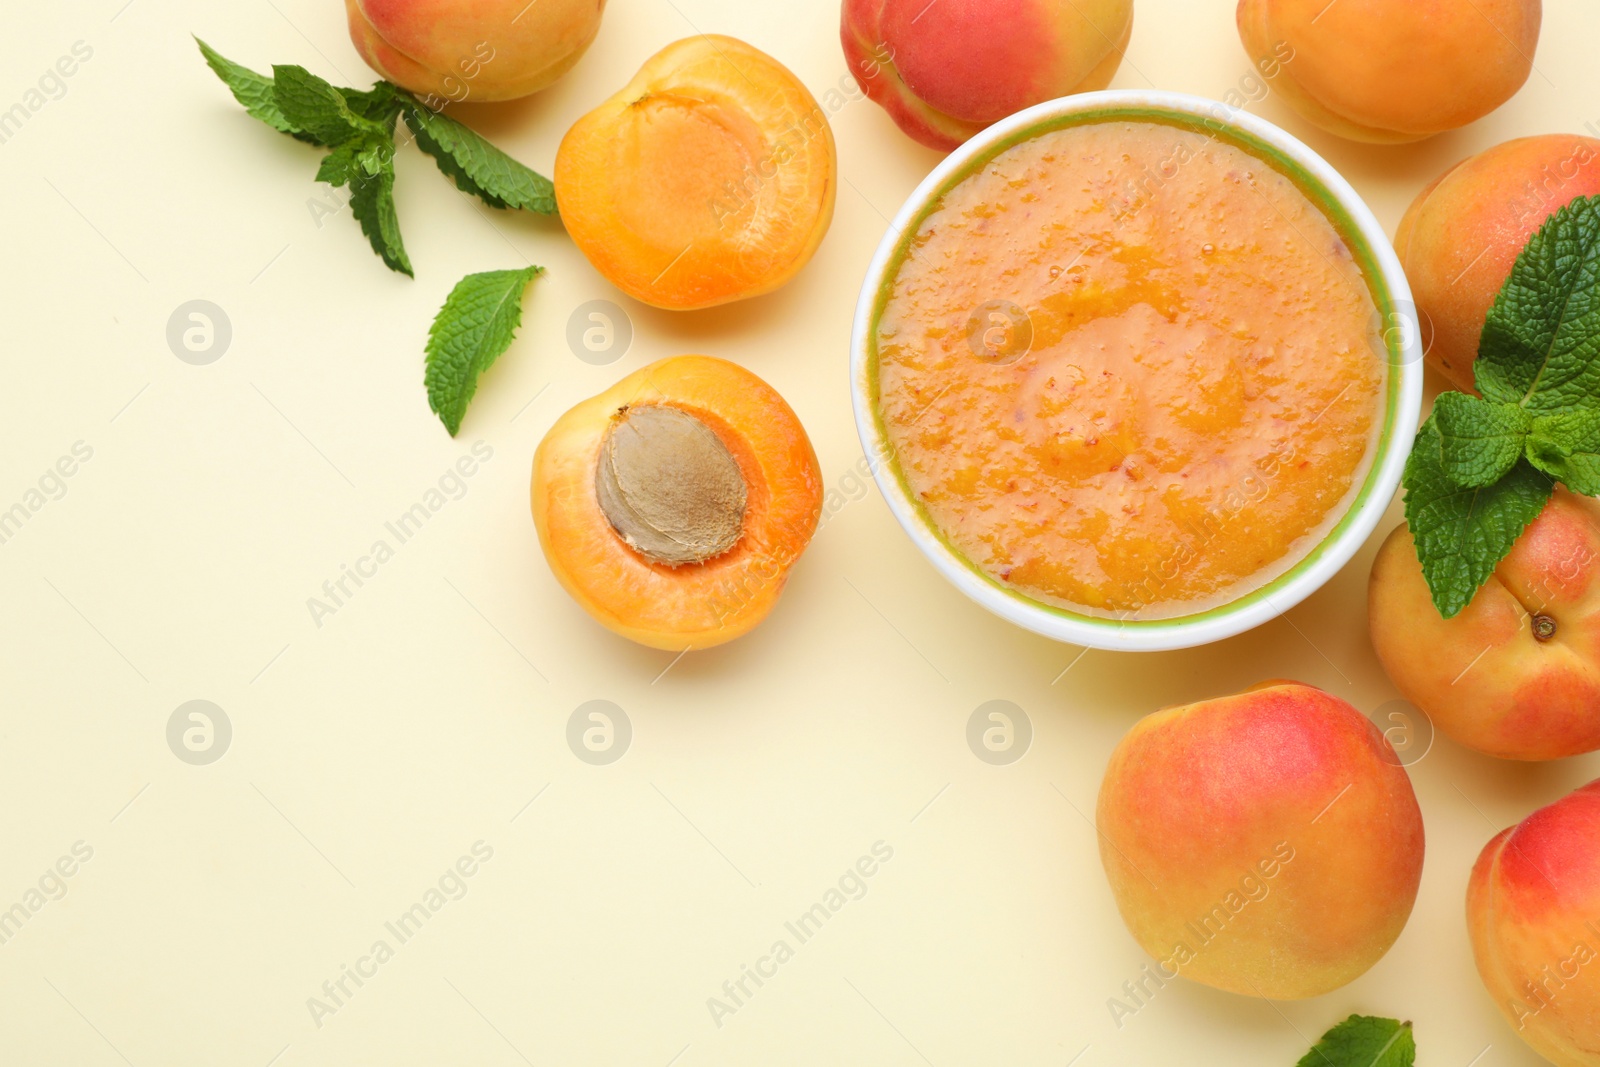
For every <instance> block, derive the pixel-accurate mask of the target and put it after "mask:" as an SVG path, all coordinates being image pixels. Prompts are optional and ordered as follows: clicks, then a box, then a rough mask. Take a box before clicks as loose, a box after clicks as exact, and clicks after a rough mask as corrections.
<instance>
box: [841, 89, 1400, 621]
mask: <svg viewBox="0 0 1600 1067" xmlns="http://www.w3.org/2000/svg"><path fill="white" fill-rule="evenodd" d="M1108 119H1109V120H1113V121H1114V120H1117V119H1126V120H1138V119H1154V120H1157V121H1165V122H1169V123H1170V122H1178V123H1188V124H1194V125H1195V126H1196V128H1197V129H1199V130H1200V131H1201V132H1215V133H1218V134H1219V135H1221V136H1223V137H1226V138H1227V139H1228V140H1229V141H1230V142H1232V143H1234V144H1237V145H1238V146H1239V147H1241V148H1243V149H1244V150H1246V151H1249V152H1252V153H1253V154H1255V155H1257V156H1258V157H1259V158H1261V159H1262V160H1263V161H1264V162H1266V163H1267V164H1268V165H1269V166H1273V167H1275V168H1277V169H1278V170H1280V171H1282V172H1283V173H1285V174H1286V175H1288V176H1289V177H1290V178H1291V179H1292V180H1294V181H1296V182H1297V184H1299V185H1300V187H1301V188H1302V189H1303V190H1304V191H1305V192H1306V193H1307V194H1308V195H1309V196H1311V197H1312V198H1313V200H1318V199H1320V200H1322V201H1323V203H1322V206H1323V208H1324V210H1325V211H1326V212H1327V214H1328V215H1329V217H1330V219H1331V221H1333V223H1334V225H1335V227H1336V228H1337V229H1339V230H1340V231H1341V233H1342V236H1343V237H1344V238H1345V240H1346V242H1347V243H1348V244H1349V245H1350V249H1351V252H1352V253H1353V254H1354V255H1355V257H1356V260H1357V262H1358V263H1361V264H1363V266H1364V269H1365V272H1366V274H1367V278H1368V282H1369V284H1370V286H1371V288H1372V292H1373V299H1374V301H1375V302H1376V304H1377V306H1378V310H1379V312H1380V314H1381V315H1382V316H1383V325H1385V326H1386V327H1388V328H1387V329H1385V330H1384V331H1383V333H1384V338H1385V340H1386V341H1387V343H1388V348H1389V366H1388V378H1389V380H1388V382H1387V383H1386V388H1385V393H1384V398H1385V399H1384V409H1383V416H1382V426H1381V429H1380V433H1379V438H1378V441H1377V444H1376V445H1375V446H1374V447H1375V448H1376V449H1377V452H1376V455H1375V456H1374V457H1373V460H1372V463H1371V464H1370V467H1369V470H1368V472H1367V475H1366V479H1365V481H1364V483H1363V484H1362V486H1361V488H1360V489H1359V490H1358V491H1357V492H1356V493H1354V494H1352V495H1351V498H1350V501H1349V503H1348V504H1347V505H1346V507H1345V510H1344V513H1343V514H1342V515H1341V516H1340V517H1339V518H1338V520H1337V522H1336V524H1335V525H1333V526H1332V527H1331V529H1330V530H1329V532H1328V534H1327V535H1326V536H1325V537H1324V538H1323V540H1322V541H1321V542H1320V543H1319V544H1318V545H1316V546H1315V547H1314V548H1312V549H1311V550H1310V551H1309V552H1308V553H1306V554H1305V555H1304V557H1303V558H1302V559H1300V561H1299V562H1298V563H1296V564H1295V565H1294V566H1293V567H1291V568H1289V570H1287V571H1286V572H1285V573H1284V574H1282V575H1280V576H1279V577H1277V578H1276V579H1274V580H1273V581H1271V582H1269V583H1267V584H1266V585H1265V586H1262V587H1261V588H1258V589H1255V590H1253V591H1251V592H1248V593H1245V594H1244V595H1242V596H1240V597H1239V598H1238V599H1237V600H1234V601H1233V602H1231V603H1228V604H1224V605H1221V606H1217V607H1212V608H1210V609H1208V610H1205V611H1202V612H1199V613H1196V614H1193V615H1184V616H1179V617H1176V618H1167V619H1159V620H1135V619H1110V618H1101V617H1098V616H1094V615H1089V614H1082V613H1077V612H1073V611H1070V610H1067V609H1063V608H1060V607H1057V606H1054V605H1051V604H1046V603H1042V602H1040V601H1037V600H1034V599H1032V598H1030V597H1028V596H1026V595H1024V594H1023V593H1020V592H1018V591H1017V590H1015V589H1012V588H1011V587H1009V586H1007V585H1004V584H1002V583H1001V582H999V581H998V580H996V579H995V578H993V577H991V576H990V575H988V574H986V573H985V572H983V571H982V570H981V569H979V568H978V567H977V566H976V565H975V564H973V563H972V562H970V561H969V560H967V559H966V558H965V557H963V556H961V555H960V554H959V553H958V552H956V551H955V550H954V549H953V548H952V547H951V546H950V545H948V544H947V543H946V542H945V540H944V539H943V537H942V536H941V535H940V533H939V532H938V530H937V529H936V528H935V527H934V526H933V523H932V520H931V519H930V518H929V517H928V516H927V515H926V514H925V513H924V512H923V510H922V509H921V508H920V507H919V505H918V504H917V503H916V502H915V501H914V500H913V499H912V496H911V494H910V491H909V490H908V488H907V487H906V484H905V482H904V480H903V478H902V476H901V474H900V471H899V469H898V466H897V462H896V460H895V458H894V453H893V449H892V448H891V447H890V445H889V442H888V439H887V436H886V434H885V432H884V429H883V426H882V424H881V422H880V420H879V418H878V414H877V412H876V410H875V407H874V400H873V392H874V391H873V388H872V386H873V380H872V379H873V376H874V375H875V373H876V345H875V341H876V333H877V318H878V315H879V313H880V311H881V308H882V305H883V302H884V300H885V298H886V293H887V283H888V282H889V281H890V280H892V273H893V272H894V271H895V270H897V269H898V264H899V261H900V258H901V256H902V248H903V246H904V245H905V244H906V243H907V242H909V240H910V239H911V238H912V237H913V236H914V235H915V232H916V227H917V225H918V223H919V220H920V218H921V216H922V215H923V213H924V212H925V211H926V210H927V209H928V207H929V205H930V204H932V203H933V202H934V201H935V200H936V199H937V198H939V197H940V196H942V195H943V194H944V193H945V192H946V191H948V190H949V189H950V188H951V187H953V186H954V185H956V184H958V183H959V182H960V181H962V180H964V179H965V177H966V176H967V175H968V174H970V173H972V172H973V171H974V170H975V169H976V168H978V167H980V166H982V165H983V164H984V163H985V162H987V161H988V160H989V159H990V158H992V157H993V156H995V155H997V154H999V153H1000V152H1002V151H1004V150H1005V149H1006V148H1007V147H1009V146H1010V145H1012V144H1015V143H1016V142H1017V141H1018V140H1022V139H1026V138H1027V137H1030V136H1036V135H1038V134H1040V133H1044V132H1047V131H1048V130H1052V129H1059V128H1061V127H1063V126H1069V125H1073V124H1075V123H1078V122H1090V121H1104V120H1108ZM1416 321H1417V317H1416V311H1415V306H1414V305H1413V304H1412V299H1411V287H1410V286H1409V285H1408V284H1407V282H1406V277H1405V272H1404V271H1403V270H1401V268H1400V261H1399V259H1398V258H1397V257H1396V256H1395V254H1394V249H1393V247H1392V246H1391V245H1390V243H1389V238H1388V236H1387V235H1386V234H1385V233H1384V231H1383V228H1382V227H1381V226H1379V225H1378V220H1377V219H1375V218H1374V217H1373V215H1372V212H1371V210H1369V209H1368V207H1367V205H1366V204H1365V203H1364V202H1363V201H1362V199H1361V197H1360V196H1359V195H1357V193H1356V191H1355V190H1354V189H1352V188H1351V187H1350V184H1349V183H1348V182H1346V181H1345V180H1344V178H1342V177H1340V175H1339V174H1338V172H1337V171H1335V170H1334V169H1333V168H1332V167H1331V166H1329V165H1328V163H1327V162H1326V161H1325V160H1323V159H1322V157H1321V156H1319V155H1317V154H1316V153H1315V152H1313V151H1312V150H1311V149H1310V148H1308V147H1306V146H1305V145H1304V144H1302V143H1301V142H1300V141H1298V140H1296V139H1295V138H1293V137H1291V136H1289V134H1287V133H1285V132H1284V131H1282V130H1280V129H1278V127H1276V126H1274V125H1272V124H1271V123H1269V122H1265V121H1263V120H1262V119H1259V118H1256V117H1255V116H1254V115H1250V114H1247V113H1245V112H1244V111H1242V110H1239V109H1237V108H1232V107H1229V106H1228V105H1226V104H1223V103H1220V102H1219V101H1216V100H1207V99H1205V98H1203V97H1197V96H1189V95H1186V94H1183V93H1169V92H1158V91H1148V92H1146V91H1132V90H1112V91H1107V92H1098V93H1082V94H1079V95H1077V96H1069V97H1063V98H1061V99H1059V100H1052V101H1049V102H1047V103H1043V104H1040V105H1038V106H1037V107H1032V108H1029V109H1028V110H1026V111H1022V112H1019V113H1017V114H1015V115H1013V116H1011V117H1010V118H1008V119H1006V120H1004V121H1002V122H1000V123H997V124H996V125H994V126H991V127H990V128H989V129H987V130H985V131H984V132H982V133H980V134H978V135H977V136H976V137H974V138H973V139H972V140H970V141H968V142H967V143H966V144H965V145H963V146H961V147H960V148H958V149H956V151H955V152H953V153H952V154H951V155H950V156H949V157H948V158H947V159H945V160H944V162H942V163H940V164H939V166H938V167H936V168H934V171H933V173H932V174H930V175H928V177H927V179H926V180H925V181H924V182H923V183H922V184H921V185H919V186H918V187H917V190H916V192H914V193H912V194H911V198H910V199H909V200H907V201H906V204H905V206H904V207H902V208H901V209H900V213H899V214H898V215H897V216H895V219H894V222H893V224H892V225H891V226H890V229H889V232H888V233H887V234H886V235H885V236H884V238H883V242H882V244H880V245H879V246H878V253H877V255H876V256H875V257H874V258H873V261H872V266H871V267H870V268H869V269H868V271H867V277H866V281H865V282H864V283H863V285H862V287H861V299H860V302H859V303H858V304H857V306H856V318H855V330H854V334H853V336H852V339H851V354H850V378H851V394H852V398H853V401H854V404H855V416H856V429H857V432H858V433H859V434H860V435H861V444H862V447H863V448H864V449H865V450H866V454H867V455H868V457H870V458H871V459H872V461H873V471H874V476H875V477H876V479H877V483H878V488H879V489H880V490H881V491H882V493H883V496H884V499H885V500H887V501H888V502H889V508H890V510H891V511H893V512H894V515H895V518H896V519H897V520H898V521H899V523H900V525H901V527H902V528H903V529H904V530H905V532H906V534H907V535H908V536H909V537H910V538H911V540H912V542H913V543H914V544H915V545H916V546H917V548H919V549H920V550H921V551H922V554H923V555H925V556H927V557H928V559H929V560H930V561H931V562H932V563H933V565H934V567H935V568H936V569H937V570H938V571H939V573H940V574H942V575H944V577H945V578H946V579H947V580H949V581H950V582H951V583H952V584H953V585H955V586H956V588H958V589H960V590H961V591H962V592H963V593H965V594H966V595H967V596H969V597H971V598H972V599H973V600H975V601H977V602H978V603H979V604H981V605H983V606H984V607H985V608H988V609H989V610H990V611H992V612H994V613H995V614H996V615H999V616H1000V617H1001V618H1004V619H1009V620H1010V621H1011V622H1014V623H1016V624H1017V625H1018V626H1022V627H1025V628H1027V629H1029V630H1032V631H1034V632H1035V633H1040V634H1044V635H1045V636H1046V637H1053V638H1055V639H1056V640H1058V641H1067V642H1071V643H1072V644H1076V645H1084V646H1087V647H1091V648H1104V649H1112V650H1116V651H1158V650H1163V649H1174V648H1189V647H1192V646H1195V645H1203V644H1209V643H1210V642H1213V641H1220V640H1222V639H1224V638H1227V637H1232V636H1234V635H1236V634H1239V633H1243V632H1244V631H1246V630H1249V629H1251V628H1253V627H1256V626H1259V625H1261V624H1262V623H1264V622H1267V621H1269V620H1271V619H1273V618H1276V617H1277V616H1279V615H1281V614H1283V613H1284V612H1285V611H1288V610H1289V609H1290V608H1292V607H1294V606H1295V605H1296V604H1298V603H1300V602H1301V601H1302V600H1304V599H1305V598H1306V597H1308V596H1310V595H1311V594H1312V593H1314V592H1316V591H1317V590H1318V589H1320V588H1321V587H1322V586H1323V584H1325V583H1326V582H1327V581H1328V580H1329V579H1330V578H1332V577H1333V576H1334V575H1335V574H1336V573H1338V571H1339V570H1340V568H1342V567H1343V566H1344V565H1345V564H1346V563H1348V562H1349V561H1350V558H1351V557H1352V556H1354V555H1355V553H1356V552H1357V551H1358V550H1359V549H1360V548H1361V546H1362V545H1363V544H1364V543H1365V542H1366V540H1367V538H1368V537H1369V536H1371V534H1372V531H1373V529H1374V527H1376V525H1377V523H1378V520H1379V519H1380V518H1381V517H1382V515H1383V513H1384V511H1385V510H1386V509H1387V508H1388V506H1389V503H1390V501H1391V500H1392V499H1393V497H1394V493H1395V490H1396V489H1397V488H1398V487H1399V485H1400V476H1401V473H1402V471H1403V469H1404V467H1405V461H1406V457H1407V455H1409V454H1410V451H1411V445H1412V440H1413V438H1414V437H1415V435H1416V429H1417V419H1418V416H1419V415H1420V412H1421V407H1422V372H1423V366H1422V355H1423V351H1422V343H1421V338H1420V336H1419V331H1418V330H1417V328H1416Z"/></svg>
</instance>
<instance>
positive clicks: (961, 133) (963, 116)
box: [840, 0, 1133, 152]
mask: <svg viewBox="0 0 1600 1067" xmlns="http://www.w3.org/2000/svg"><path fill="white" fill-rule="evenodd" d="M841 22H842V24H841V27H840V37H841V38H842V40H843V42H844V51H845V58H846V59H847V60H848V61H849V64H850V72H851V73H852V74H854V75H855V79H856V82H857V83H858V84H859V85H860V86H861V88H862V91H863V92H865V93H866V94H867V95H868V96H869V97H871V98H872V99H873V100H875V101H877V102H878V103H879V104H880V105H881V106H882V107H883V108H884V109H885V110H887V111H888V112H889V115H890V117H891V118H893V119H894V121H895V123H896V124H897V125H898V126H899V127H900V128H901V129H902V130H904V131H905V132H906V133H907V134H909V135H910V136H911V137H912V138H914V139H915V140H917V141H918V142H920V143H922V144H925V145H927V146H928V147H929V148H937V149H939V150H941V151H945V152H948V151H950V150H951V149H953V148H955V147H956V146H957V145H959V144H961V143H962V142H963V141H966V140H967V139H968V138H970V137H971V136H972V135H973V134H975V133H977V132H979V131H980V130H982V129H983V128H984V127H986V126H990V125H992V124H994V123H996V122H999V121H1000V120H1001V119H1003V118H1005V117H1006V116H1008V115H1012V114H1015V113H1016V112H1018V111H1021V110H1023V109H1024V108H1027V107H1031V106H1032V105H1034V104H1039V103H1043V102H1044V101H1046V100H1052V99H1054V98H1056V97H1058V96H1067V95H1069V94H1071V93H1081V92H1088V91H1090V90H1094V89H1104V88H1105V87H1106V86H1107V85H1110V84H1111V79H1112V78H1113V77H1114V76H1115V75H1116V73H1117V67H1118V66H1119V65H1121V63H1122V54H1123V52H1124V51H1125V50H1126V49H1127V47H1128V41H1129V39H1130V38H1131V36H1132V34H1133V0H937V2H936V3H931V4H930V3H929V2H928V0H845V3H844V10H843V17H842V20H841Z"/></svg>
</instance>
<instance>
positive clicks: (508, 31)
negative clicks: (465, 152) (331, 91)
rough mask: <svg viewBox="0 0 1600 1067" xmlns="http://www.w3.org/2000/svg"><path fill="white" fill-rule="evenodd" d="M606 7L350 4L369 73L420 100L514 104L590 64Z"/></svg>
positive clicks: (585, 1) (431, 0)
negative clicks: (587, 56)
mask: <svg viewBox="0 0 1600 1067" xmlns="http://www.w3.org/2000/svg"><path fill="white" fill-rule="evenodd" d="M605 7H606V0H538V3H536V4H533V5H531V6H530V5H529V4H528V2H527V0H345V9H346V12H347V14H348V15H349V19H350V39H351V40H352V41H353V42H354V43H355V46H356V51H358V52H360V53H361V57H362V58H363V59H365V60H366V61H367V65H368V66H370V67H371V68H372V69H373V70H375V71H377V72H378V73H379V74H381V75H383V77H385V78H387V79H388V80H390V81H392V82H394V83H395V84H396V85H400V86H402V87H404V88H406V89H409V90H411V91H412V92H414V93H417V94H419V95H421V96H435V97H439V98H441V99H443V100H449V101H454V102H456V103H465V102H467V101H473V102H487V101H493V100H512V99H515V98H517V97H520V96H527V95H528V94H530V93H536V92H538V91H539V90H540V89H543V88H545V87H546V86H548V85H549V84H550V83H552V82H554V81H555V80H556V79H557V78H559V77H561V76H562V75H563V74H565V73H566V72H567V71H569V70H571V69H572V67H573V65H574V64H575V63H577V62H578V60H579V59H581V58H582V57H583V53H584V52H585V51H587V50H588V48H589V45H590V43H591V42H592V41H593V40H594V38H595V34H597V33H598V32H599V30H600V17H601V15H602V14H604V12H605Z"/></svg>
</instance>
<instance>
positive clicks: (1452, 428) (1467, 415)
mask: <svg viewBox="0 0 1600 1067" xmlns="http://www.w3.org/2000/svg"><path fill="white" fill-rule="evenodd" d="M1433 417H1434V420H1435V422H1437V423H1438V426H1439V436H1440V438H1441V443H1442V445H1443V450H1442V451H1443V461H1444V472H1445V474H1446V475H1447V476H1448V477H1449V478H1450V480H1451V481H1452V482H1454V483H1455V484H1457V485H1459V486H1461V487H1463V488H1467V489H1476V488H1481V487H1483V486H1486V485H1493V484H1494V483H1495V482H1497V481H1499V480H1500V479H1501V478H1502V477H1504V476H1505V475H1506V473H1507V472H1508V471H1510V470H1511V468H1512V467H1514V466H1516V463H1517V460H1519V459H1521V458H1522V449H1523V442H1524V441H1525V440H1526V439H1527V436H1528V428H1529V426H1531V425H1532V423H1533V419H1532V417H1531V416H1530V415H1529V414H1528V413H1527V412H1526V411H1524V410H1522V409H1521V408H1520V407H1518V406H1517V405H1515V404H1496V403H1494V402H1493V401H1489V400H1480V399H1478V398H1477V397H1475V396H1468V395H1467V394H1466V393H1440V394H1439V399H1438V400H1436V401H1435V402H1434V406H1433Z"/></svg>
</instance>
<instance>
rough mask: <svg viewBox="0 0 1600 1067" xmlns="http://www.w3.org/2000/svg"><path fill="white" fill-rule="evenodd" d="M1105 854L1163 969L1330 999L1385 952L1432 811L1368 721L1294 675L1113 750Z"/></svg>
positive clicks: (1228, 985) (1125, 909) (1287, 995)
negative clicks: (1423, 807) (1426, 810)
mask: <svg viewBox="0 0 1600 1067" xmlns="http://www.w3.org/2000/svg"><path fill="white" fill-rule="evenodd" d="M1095 818H1096V825H1097V826H1098V828H1099V830H1100V842H1101V844H1100V858H1101V860H1102V862H1103V863H1104V864H1105V869H1106V876H1107V878H1108V879H1109V881H1110V883H1111V890H1112V894H1113V895H1114V896H1115V897H1116V901H1117V908H1118V910H1119V911H1120V912H1121V913H1122V918H1123V920H1124V921H1125V922H1126V923H1127V924H1128V929H1129V931H1130V932H1131V933H1132V934H1133V936H1134V938H1135V939H1136V940H1137V941H1138V942H1139V944H1140V945H1141V946H1142V947H1143V948H1144V949H1145V951H1146V952H1148V953H1150V954H1151V955H1152V956H1154V957H1155V959H1156V960H1157V962H1158V963H1159V964H1160V966H1161V968H1162V971H1163V973H1164V974H1165V975H1168V976H1171V975H1172V974H1178V975H1182V976H1183V977H1185V978H1189V979H1192V980H1194V981H1197V982H1202V983H1204V984H1206V985H1210V986H1214V987H1216V988H1218V989H1225V990H1228V991H1230V992H1234V993H1240V994H1243V995H1245V996H1261V997H1268V998H1271V999H1274V1000H1291V999H1299V998H1303V997H1314V996H1320V995H1321V994H1323V993H1327V992H1329V991H1331V990H1334V989H1337V988H1339V987H1340V986H1342V985H1344V984H1345V983H1347V982H1350V981H1352V980H1353V979H1355V978H1356V977H1357V976H1358V975H1360V974H1362V973H1363V972H1365V971H1366V970H1367V969H1368V968H1369V967H1371V966H1372V965H1373V964H1374V963H1376V962H1377V961H1378V959H1379V958H1380V957H1381V956H1382V955H1383V954H1384V953H1385V952H1387V951H1388V950H1389V947H1390V946H1391V945H1393V944H1394V942H1395V939H1396V938H1397V937H1399V936H1400V931H1401V929H1402V928H1404V926H1405V924H1406V919H1407V918H1408V917H1409V916H1410V914H1411V906H1412V903H1413V902H1414V901H1415V900H1416V895H1417V886H1418V884H1419V882H1420V879H1421V876H1422V856H1423V828H1422V813H1421V811H1420V810H1419V809H1418V807H1417V798H1416V795H1415V794H1414V793H1413V792H1412V789H1411V780H1410V778H1409V777H1408V776H1407V774H1406V771H1405V769H1404V768H1403V767H1401V766H1400V760H1399V757H1398V756H1396V755H1395V752H1394V750H1393V748H1391V747H1390V745H1389V742H1388V741H1386V740H1385V739H1384V737H1383V735H1382V734H1380V733H1379V732H1378V729H1377V727H1375V726H1374V725H1373V724H1372V723H1371V722H1369V721H1368V720H1367V719H1366V718H1365V717H1364V716H1363V715H1362V714H1361V713H1360V712H1358V711H1356V710H1355V709H1354V708H1352V707H1351V706H1350V705H1349V704H1347V703H1345V702H1344V701H1342V700H1339V699H1337V698H1336V697H1333V696H1330V695H1329V694H1327V693H1324V692H1322V691H1321V690H1318V689H1313V688H1311V687H1310V686H1305V685H1299V684H1296V683H1293V682H1282V683H1276V684H1268V685H1266V686H1265V687H1260V686H1258V687H1256V688H1254V689H1251V690H1249V691H1247V692H1245V693H1241V694H1239V695H1237V696H1231V697H1224V698H1221V699H1218V700H1208V701H1202V702H1201V703H1198V704H1191V705H1188V706H1187V707H1179V708H1168V709H1165V710H1163V711H1159V712H1157V713H1155V714H1154V715H1151V716H1148V717H1147V718H1145V719H1143V720H1141V721H1140V722H1139V723H1137V724H1135V726H1134V727H1133V729H1132V730H1130V731H1129V732H1128V736H1127V737H1125V738H1123V740H1122V743H1121V744H1119V745H1118V746H1117V749H1116V751H1115V752H1114V753H1113V754H1112V756H1111V762H1110V765H1109V767H1107V769H1106V776H1105V779H1104V781H1103V782H1102V783H1101V786H1100V801H1099V806H1098V809H1097V812H1096V817H1095Z"/></svg>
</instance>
